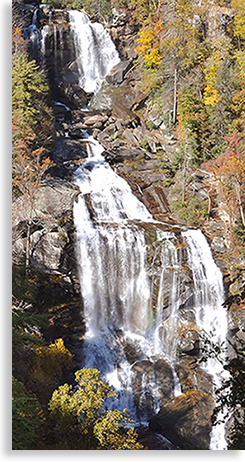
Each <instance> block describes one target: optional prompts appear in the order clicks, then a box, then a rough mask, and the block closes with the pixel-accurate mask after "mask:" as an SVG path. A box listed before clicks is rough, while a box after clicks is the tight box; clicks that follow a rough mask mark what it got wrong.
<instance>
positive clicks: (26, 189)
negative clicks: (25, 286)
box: [13, 140, 53, 267]
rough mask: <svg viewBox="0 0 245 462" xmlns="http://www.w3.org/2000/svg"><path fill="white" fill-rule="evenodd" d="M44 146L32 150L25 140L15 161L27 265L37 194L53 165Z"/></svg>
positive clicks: (14, 173)
mask: <svg viewBox="0 0 245 462" xmlns="http://www.w3.org/2000/svg"><path fill="white" fill-rule="evenodd" d="M43 152H44V149H43V148H39V149H35V150H34V151H30V148H29V146H28V142H26V141H25V140H24V141H23V142H22V141H19V143H18V155H17V156H16V157H15V159H14V163H13V186H14V187H15V188H16V190H18V191H19V192H20V193H22V194H23V195H24V200H25V216H26V219H25V223H26V262H25V263H26V266H27V267H28V266H29V263H30V254H31V226H32V224H33V221H34V220H36V213H35V194H36V191H37V188H38V187H39V186H40V185H41V181H42V179H43V177H44V174H45V173H46V171H47V170H48V169H49V168H50V167H51V166H52V165H53V162H52V161H51V160H50V158H42V154H43Z"/></svg>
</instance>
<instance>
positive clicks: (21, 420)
mask: <svg viewBox="0 0 245 462" xmlns="http://www.w3.org/2000/svg"><path fill="white" fill-rule="evenodd" d="M12 392H13V397H12V448H13V449H14V450H20V449H32V444H33V442H34V441H35V439H36V437H37V431H38V428H39V425H40V421H41V419H42V409H41V406H40V403H39V402H38V400H37V399H36V397H35V396H33V395H31V394H30V393H28V392H27V391H26V389H25V387H24V385H23V383H21V382H19V381H18V380H17V379H15V378H14V377H12Z"/></svg>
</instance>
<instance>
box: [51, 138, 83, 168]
mask: <svg viewBox="0 0 245 462" xmlns="http://www.w3.org/2000/svg"><path fill="white" fill-rule="evenodd" d="M86 157H87V149H86V142H84V141H82V140H75V139H70V138H67V137H58V138H57V141H56V146H55V149H54V152H53V155H52V158H53V160H54V161H55V163H56V164H57V165H62V164H63V163H65V162H72V161H75V160H80V159H85V158H86Z"/></svg>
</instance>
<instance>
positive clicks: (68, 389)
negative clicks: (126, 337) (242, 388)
mask: <svg viewBox="0 0 245 462" xmlns="http://www.w3.org/2000/svg"><path fill="white" fill-rule="evenodd" d="M100 375H101V373H100V371H98V370H97V369H85V368H83V369H81V370H79V371H77V372H76V373H75V381H76V382H77V385H76V386H75V387H74V388H73V387H72V386H71V385H68V384H64V385H62V386H60V387H59V388H58V389H57V390H55V391H54V393H53V395H52V398H51V400H50V402H49V410H50V415H51V422H52V432H51V433H52V434H51V435H50V440H52V441H53V438H55V444H56V447H57V449H142V445H140V444H139V443H138V442H137V434H136V432H135V431H134V430H133V428H132V423H133V422H132V421H131V420H130V419H129V418H128V411H126V410H124V411H123V412H121V411H118V410H112V411H108V410H106V405H107V400H108V399H109V398H114V399H115V398H116V397H117V394H116V392H115V390H113V389H112V387H110V385H109V384H108V383H107V382H104V381H103V380H102V379H101V377H100Z"/></svg>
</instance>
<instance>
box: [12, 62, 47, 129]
mask: <svg viewBox="0 0 245 462" xmlns="http://www.w3.org/2000/svg"><path fill="white" fill-rule="evenodd" d="M48 89H49V88H48V85H47V83H46V81H45V78H44V76H43V74H42V73H41V72H39V71H38V66H37V64H36V61H28V57H27V55H26V54H24V53H18V54H17V56H16V57H15V60H14V65H13V73H12V104H13V111H14V114H15V115H16V116H19V117H21V119H22V121H23V122H24V123H26V124H30V125H33V124H35V123H36V120H37V119H38V117H39V116H40V108H39V105H38V101H39V98H40V96H41V95H43V94H45V93H47V92H48Z"/></svg>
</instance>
